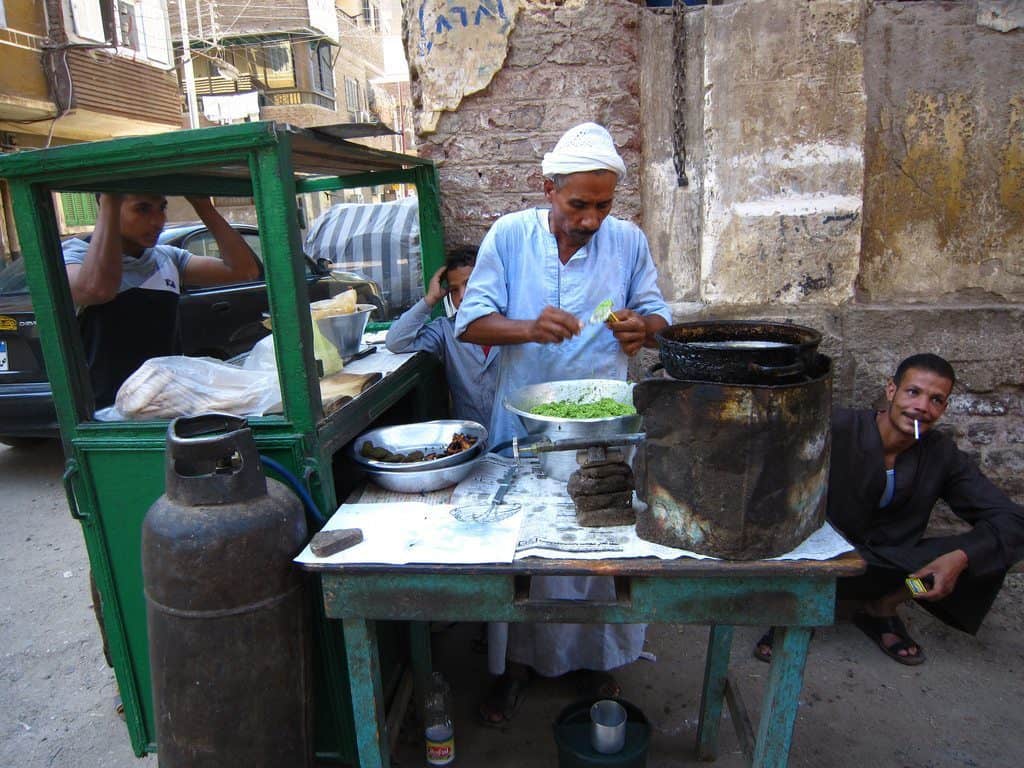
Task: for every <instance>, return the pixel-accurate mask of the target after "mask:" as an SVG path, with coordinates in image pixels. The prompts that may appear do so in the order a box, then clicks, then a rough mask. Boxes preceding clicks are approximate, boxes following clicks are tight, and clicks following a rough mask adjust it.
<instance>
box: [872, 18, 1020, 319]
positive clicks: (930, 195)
mask: <svg viewBox="0 0 1024 768" xmlns="http://www.w3.org/2000/svg"><path fill="white" fill-rule="evenodd" d="M977 16H978V8H977V6H976V5H975V3H970V2H968V3H937V2H928V3H878V4H876V5H874V6H873V8H872V11H871V13H870V14H869V15H868V18H867V25H866V32H867V36H866V42H865V75H866V81H867V83H868V97H869V109H868V123H867V142H866V143H867V146H866V150H865V159H866V164H867V169H866V174H865V190H866V192H865V204H864V217H865V222H864V251H863V257H862V264H861V276H860V286H861V288H862V289H863V290H864V291H865V292H866V293H867V294H868V295H870V296H871V297H873V298H877V299H881V300H887V299H906V300H921V301H928V300H931V299H933V298H934V297H936V296H943V295H947V294H963V295H965V296H967V297H971V296H977V295H978V294H980V293H981V292H985V293H988V294H990V295H991V296H992V297H994V298H997V299H1014V300H1017V301H1019V300H1021V299H1024V31H1022V30H1020V29H1016V30H1012V31H1008V32H998V31H995V30H993V29H991V28H990V27H987V26H981V25H979V24H978V23H977Z"/></svg>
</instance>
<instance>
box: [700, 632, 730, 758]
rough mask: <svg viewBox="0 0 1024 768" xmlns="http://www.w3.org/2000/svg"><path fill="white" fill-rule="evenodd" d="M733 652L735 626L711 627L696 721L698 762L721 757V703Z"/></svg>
mask: <svg viewBox="0 0 1024 768" xmlns="http://www.w3.org/2000/svg"><path fill="white" fill-rule="evenodd" d="M731 651H732V627H731V626H723V625H721V624H712V625H711V630H710V631H709V632H708V652H707V656H706V657H705V660H704V685H703V686H702V687H701V695H700V716H699V719H698V721H697V759H698V760H714V759H715V758H716V757H718V728H719V725H720V724H721V722H722V700H723V698H724V696H725V693H726V677H727V675H728V672H729V654H730V653H731Z"/></svg>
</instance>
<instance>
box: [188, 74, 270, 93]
mask: <svg viewBox="0 0 1024 768" xmlns="http://www.w3.org/2000/svg"><path fill="white" fill-rule="evenodd" d="M264 88H266V86H265V85H263V83H261V82H260V81H259V79H258V78H256V77H253V76H252V75H239V76H238V77H237V78H235V77H197V78H196V94H197V95H199V96H212V95H213V94H217V93H246V92H247V91H255V90H263V89H264Z"/></svg>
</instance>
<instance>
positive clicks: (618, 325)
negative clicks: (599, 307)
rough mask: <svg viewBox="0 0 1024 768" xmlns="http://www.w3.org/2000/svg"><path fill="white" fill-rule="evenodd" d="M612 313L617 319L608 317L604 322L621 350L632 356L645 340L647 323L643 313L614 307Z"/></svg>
mask: <svg viewBox="0 0 1024 768" xmlns="http://www.w3.org/2000/svg"><path fill="white" fill-rule="evenodd" d="M612 314H614V315H615V317H617V318H618V320H617V321H616V320H612V319H611V318H608V320H607V321H606V324H607V325H608V327H609V328H610V329H611V331H612V334H613V335H614V336H615V339H616V340H617V341H618V342H619V346H620V347H622V351H623V352H625V353H626V354H627V355H629V356H630V357H632V356H633V355H635V354H636V353H637V352H639V351H640V348H641V347H642V346H643V345H644V342H645V341H646V340H647V324H646V323H645V322H644V318H643V315H638V314H637V313H636V312H634V311H633V310H632V309H616V310H615V311H614V312H613V313H612Z"/></svg>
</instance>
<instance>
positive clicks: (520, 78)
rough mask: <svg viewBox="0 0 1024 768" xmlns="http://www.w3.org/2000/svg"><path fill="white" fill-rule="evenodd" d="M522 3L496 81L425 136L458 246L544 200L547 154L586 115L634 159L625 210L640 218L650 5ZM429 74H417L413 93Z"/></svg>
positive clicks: (621, 192)
mask: <svg viewBox="0 0 1024 768" xmlns="http://www.w3.org/2000/svg"><path fill="white" fill-rule="evenodd" d="M507 5H509V6H511V5H512V4H511V3H508V4H507ZM521 5H522V7H521V9H520V11H519V14H518V18H517V19H516V20H515V26H514V28H511V27H510V32H509V40H508V51H507V54H506V57H505V60H504V64H503V65H502V66H501V68H500V69H499V70H498V71H497V73H496V74H495V75H494V78H493V79H492V80H491V82H490V84H489V85H488V86H487V87H486V88H485V89H484V90H482V91H480V92H478V93H474V94H472V95H469V96H466V97H464V98H463V99H462V101H461V103H460V104H459V106H458V108H457V110H455V111H447V112H443V113H442V114H441V116H440V118H439V120H438V121H437V127H436V130H435V131H434V132H432V133H429V134H426V135H420V136H419V137H418V140H419V154H420V155H421V156H424V157H429V158H431V159H432V160H434V161H435V162H436V163H437V165H438V169H439V172H440V177H441V189H442V200H441V202H442V206H443V212H444V224H445V239H446V240H447V242H448V243H449V244H478V243H479V242H480V240H481V239H482V238H483V236H484V234H485V233H486V232H487V229H488V227H490V225H491V224H492V223H493V222H494V220H495V219H497V218H498V217H499V216H501V215H502V214H505V213H509V212H511V211H516V210H520V209H521V208H524V207H528V206H532V205H541V204H543V203H544V197H543V194H542V182H543V179H542V177H541V173H540V164H541V159H542V158H543V156H544V153H545V152H547V151H550V150H551V148H552V147H553V146H554V145H555V142H556V141H558V137H559V136H560V135H561V134H562V133H563V132H564V131H565V130H566V129H568V128H571V127H572V126H573V125H576V124H578V123H582V122H585V121H587V120H593V121H595V122H598V123H601V124H602V125H604V126H606V127H607V128H608V129H609V130H610V131H611V133H612V135H613V136H614V138H615V143H616V146H617V147H618V149H619V152H620V153H621V154H622V156H623V158H624V159H625V161H626V167H627V169H628V178H627V180H626V182H625V183H624V184H623V185H621V186H620V187H619V189H618V190H617V193H616V202H615V212H616V214H617V215H619V216H622V217H624V218H631V219H635V220H639V218H640V201H639V195H638V190H639V179H640V176H641V172H640V159H641V152H640V147H641V142H640V124H641V111H640V69H639V67H638V44H639V26H640V16H641V14H642V13H644V10H643V9H642V8H640V7H639V6H637V5H635V4H633V3H631V2H627V0H607V2H595V1H594V0H586V1H577V2H566V3H564V4H560V3H551V2H523V3H522V4H521ZM408 12H409V11H408V6H407V13H408ZM456 31H457V30H456ZM471 31H472V30H470V32H471ZM451 34H452V33H451V32H449V35H451ZM467 34H469V32H467ZM408 46H409V43H408V41H407V48H408ZM410 58H412V57H410ZM428 74H429V73H425V72H423V71H422V69H421V70H420V71H419V72H414V76H413V89H414V90H413V98H414V99H416V98H417V88H420V87H422V82H421V81H422V78H424V77H426V76H428ZM452 87H455V85H453V86H452Z"/></svg>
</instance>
